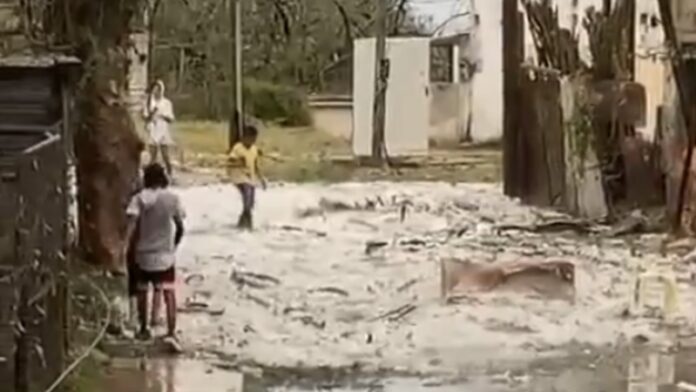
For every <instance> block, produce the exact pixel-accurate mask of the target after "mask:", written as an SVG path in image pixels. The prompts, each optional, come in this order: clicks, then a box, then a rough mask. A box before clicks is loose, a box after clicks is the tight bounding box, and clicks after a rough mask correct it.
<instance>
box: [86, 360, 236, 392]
mask: <svg viewBox="0 0 696 392" xmlns="http://www.w3.org/2000/svg"><path fill="white" fill-rule="evenodd" d="M200 391H206V392H246V391H244V388H243V376H242V375H241V374H240V373H236V372H229V371H223V370H219V369H216V368H215V367H213V366H212V365H209V364H207V363H205V362H202V361H196V360H180V359H148V360H147V361H142V360H133V359H127V360H125V359H124V360H116V361H114V363H113V364H112V365H111V366H110V367H109V369H108V372H107V374H106V375H105V380H104V385H103V386H102V388H101V389H100V392H200Z"/></svg>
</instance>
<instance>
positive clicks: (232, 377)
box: [101, 350, 696, 392]
mask: <svg viewBox="0 0 696 392" xmlns="http://www.w3.org/2000/svg"><path fill="white" fill-rule="evenodd" d="M622 357H623V358H611V359H607V360H602V359H599V360H598V361H591V360H589V359H573V360H570V359H568V360H561V361H559V363H556V364H548V366H547V367H545V366H543V365H541V364H539V365H538V367H535V368H534V369H529V371H528V372H521V371H517V372H511V373H502V374H487V375H472V376H464V375H460V376H457V377H446V376H422V377H405V376H394V377H389V376H387V375H382V376H372V377H365V378H360V377H354V378H347V379H342V380H317V379H304V380H294V381H292V382H288V383H285V384H279V380H273V381H271V380H264V379H263V377H261V378H257V376H256V375H254V376H249V375H246V376H245V375H243V374H242V373H240V372H236V371H231V370H225V369H222V368H221V367H220V366H219V364H215V363H214V362H206V361H201V360H181V359H178V360H177V359H149V360H147V363H146V364H143V362H142V360H132V359H130V360H120V361H115V362H114V364H113V365H112V366H111V367H110V368H109V370H108V372H107V376H106V379H105V382H104V388H103V389H101V391H103V392H198V391H203V390H205V391H206V392H305V391H335V392H354V391H355V392H358V391H365V392H367V391H384V392H421V391H423V392H426V391H427V392H455V391H457V392H460V391H474V392H508V391H509V392H514V391H530V392H679V391H681V390H680V389H678V388H677V384H678V383H691V384H696V372H694V371H693V369H694V368H695V367H696V352H693V351H685V352H681V353H677V354H660V353H657V352H654V351H650V350H648V351H645V352H642V353H635V354H634V355H632V356H628V355H627V356H623V355H622ZM274 384H276V385H274ZM278 384H279V385H278Z"/></svg>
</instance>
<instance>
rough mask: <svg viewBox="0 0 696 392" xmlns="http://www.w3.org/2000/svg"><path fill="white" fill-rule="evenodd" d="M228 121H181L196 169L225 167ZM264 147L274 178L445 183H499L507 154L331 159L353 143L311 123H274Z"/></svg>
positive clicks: (470, 150) (468, 151)
mask: <svg viewBox="0 0 696 392" xmlns="http://www.w3.org/2000/svg"><path fill="white" fill-rule="evenodd" d="M227 129H228V128H227V124H226V123H221V122H200V121H191V122H187V121H183V122H179V123H177V126H176V130H177V131H176V135H175V137H176V139H177V141H178V143H179V146H180V148H181V149H182V150H183V155H184V156H185V158H184V161H185V165H187V166H190V167H214V168H217V169H220V172H223V171H224V164H225V154H226V152H227ZM259 146H260V147H261V149H262V150H263V152H264V154H265V158H263V159H262V163H261V164H262V170H263V171H264V173H265V175H266V177H268V179H269V180H271V181H288V182H341V181H349V180H353V181H378V180H390V181H445V182H453V183H455V182H498V181H500V178H501V161H502V154H501V153H500V149H499V147H497V146H496V145H495V144H486V145H482V146H471V147H467V148H465V149H458V150H453V149H433V150H432V151H431V156H433V157H436V156H446V157H450V158H452V159H461V158H462V157H472V158H474V157H477V158H479V160H481V161H483V163H482V164H476V165H461V166H447V165H440V166H422V167H417V168H401V169H391V170H382V169H376V168H366V167H356V166H355V165H351V164H336V163H334V162H331V160H330V157H331V156H334V155H342V156H350V155H351V149H350V144H349V142H347V141H345V140H342V139H338V138H335V137H333V136H331V135H329V134H327V133H325V132H322V131H319V130H316V129H313V128H311V127H301V128H282V127H268V128H266V129H263V130H261V133H260V139H259Z"/></svg>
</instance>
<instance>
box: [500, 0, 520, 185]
mask: <svg viewBox="0 0 696 392" xmlns="http://www.w3.org/2000/svg"><path fill="white" fill-rule="evenodd" d="M517 5H518V3H517V0H503V183H504V191H505V194H506V195H508V196H520V183H521V182H520V180H521V179H520V178H519V170H518V165H519V164H520V163H521V162H520V159H519V143H518V139H519V135H518V114H517V107H518V90H519V79H520V66H521V63H522V58H521V57H522V55H521V54H520V52H521V51H520V47H519V46H520V38H519V30H520V29H519V28H518V25H519V24H520V18H519V15H518V11H517Z"/></svg>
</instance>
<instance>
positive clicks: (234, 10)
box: [228, 0, 244, 149]
mask: <svg viewBox="0 0 696 392" xmlns="http://www.w3.org/2000/svg"><path fill="white" fill-rule="evenodd" d="M228 6H229V11H230V69H231V71H232V72H231V76H230V91H229V97H230V107H229V110H230V119H229V132H228V147H229V149H232V147H233V146H234V144H235V143H237V141H239V139H240V138H241V136H242V132H243V129H244V125H243V124H244V113H243V110H242V108H243V102H242V20H241V14H242V2H241V0H229V2H228Z"/></svg>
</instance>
